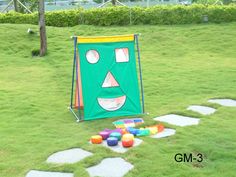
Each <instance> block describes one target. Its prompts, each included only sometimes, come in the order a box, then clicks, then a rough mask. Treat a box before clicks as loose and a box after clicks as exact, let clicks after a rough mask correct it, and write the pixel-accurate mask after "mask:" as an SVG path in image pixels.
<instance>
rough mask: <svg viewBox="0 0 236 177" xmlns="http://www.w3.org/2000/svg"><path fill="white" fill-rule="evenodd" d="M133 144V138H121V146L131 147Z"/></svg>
mask: <svg viewBox="0 0 236 177" xmlns="http://www.w3.org/2000/svg"><path fill="white" fill-rule="evenodd" d="M133 145H134V140H131V139H129V140H122V146H123V147H127V148H128V147H132V146H133Z"/></svg>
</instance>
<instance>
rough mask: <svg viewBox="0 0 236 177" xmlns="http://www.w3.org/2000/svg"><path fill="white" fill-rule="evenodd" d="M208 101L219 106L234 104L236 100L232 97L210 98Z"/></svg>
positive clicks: (235, 104)
mask: <svg viewBox="0 0 236 177" xmlns="http://www.w3.org/2000/svg"><path fill="white" fill-rule="evenodd" d="M208 102H209V103H217V104H219V105H221V106H230V107H233V106H236V100H232V99H210V100H208Z"/></svg>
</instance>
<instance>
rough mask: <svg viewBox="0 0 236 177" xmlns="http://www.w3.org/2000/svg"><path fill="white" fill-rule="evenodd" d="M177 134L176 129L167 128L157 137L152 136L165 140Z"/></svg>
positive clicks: (156, 135) (153, 136)
mask: <svg viewBox="0 0 236 177" xmlns="http://www.w3.org/2000/svg"><path fill="white" fill-rule="evenodd" d="M175 132H176V130H174V129H170V128H165V129H164V131H162V132H160V133H157V134H155V135H151V136H150V137H151V138H164V137H168V136H172V135H174V134H175Z"/></svg>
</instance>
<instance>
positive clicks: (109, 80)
mask: <svg viewBox="0 0 236 177" xmlns="http://www.w3.org/2000/svg"><path fill="white" fill-rule="evenodd" d="M118 86H119V84H118V82H117V81H116V79H115V78H114V76H113V75H112V74H111V72H110V71H109V72H108V73H107V75H106V78H105V79H104V82H103V84H102V87H103V88H104V87H118Z"/></svg>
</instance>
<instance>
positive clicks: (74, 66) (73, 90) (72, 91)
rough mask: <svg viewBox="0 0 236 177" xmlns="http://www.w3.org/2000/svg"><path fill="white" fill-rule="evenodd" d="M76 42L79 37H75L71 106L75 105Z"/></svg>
mask: <svg viewBox="0 0 236 177" xmlns="http://www.w3.org/2000/svg"><path fill="white" fill-rule="evenodd" d="M76 43H77V38H75V37H74V60H73V71H72V82H71V83H72V84H71V97H70V107H71V108H72V107H73V96H74V81H75V62H76Z"/></svg>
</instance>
